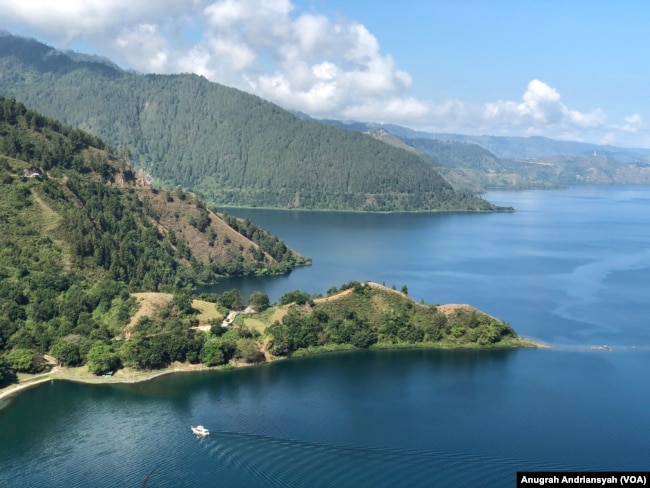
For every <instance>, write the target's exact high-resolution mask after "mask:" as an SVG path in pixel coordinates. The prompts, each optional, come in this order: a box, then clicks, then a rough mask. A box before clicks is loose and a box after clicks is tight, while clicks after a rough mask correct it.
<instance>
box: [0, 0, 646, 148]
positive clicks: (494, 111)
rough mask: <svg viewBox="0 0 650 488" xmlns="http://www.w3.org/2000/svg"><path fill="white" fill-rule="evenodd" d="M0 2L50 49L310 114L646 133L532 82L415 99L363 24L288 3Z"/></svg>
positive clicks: (492, 128) (489, 127)
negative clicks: (508, 89) (73, 50)
mask: <svg viewBox="0 0 650 488" xmlns="http://www.w3.org/2000/svg"><path fill="white" fill-rule="evenodd" d="M0 9H1V11H2V12H3V20H4V24H5V25H6V26H7V27H9V25H16V26H20V27H22V28H27V29H29V30H30V31H31V32H34V33H35V35H37V36H39V35H40V36H45V37H46V38H48V39H49V40H50V42H55V43H58V44H57V47H70V46H71V45H74V44H75V43H76V42H80V43H82V44H83V45H84V46H85V48H86V49H94V50H95V52H97V53H98V54H102V55H105V56H108V57H110V58H112V59H114V60H115V61H117V62H118V63H121V64H123V65H124V66H126V67H129V68H133V69H135V70H138V71H141V72H156V73H178V72H194V73H198V74H201V75H203V76H205V77H207V78H208V79H210V80H212V81H216V82H220V83H223V84H227V85H231V86H235V87H237V88H240V89H243V90H246V91H250V92H253V93H255V94H257V95H259V96H261V97H263V98H266V99H269V100H271V101H274V102H276V103H278V104H280V105H282V106H284V107H285V108H288V109H296V110H300V111H303V112H307V113H309V114H311V115H313V116H315V117H330V118H345V119H360V120H367V121H378V122H392V123H398V124H403V125H407V126H411V127H416V128H421V129H427V130H433V131H446V132H465V133H484V134H503V135H532V134H544V135H548V136H549V137H565V138H569V137H571V138H573V137H575V138H585V139H586V138H590V139H591V140H600V139H606V140H608V141H615V140H616V139H617V138H618V137H620V136H621V135H624V134H628V135H629V134H635V136H639V137H641V136H642V135H644V134H645V137H647V132H646V131H647V129H646V127H645V124H644V122H643V119H642V118H641V116H640V115H639V114H633V115H630V116H629V117H626V118H625V120H624V122H622V123H620V124H613V123H610V122H609V121H608V119H607V116H606V114H605V113H604V111H603V110H601V109H599V108H595V109H593V110H590V111H588V112H582V111H579V110H576V109H574V108H569V107H568V106H567V105H566V104H565V102H564V101H563V100H562V97H561V95H560V93H559V91H558V90H557V89H556V88H554V87H552V86H550V85H548V84H547V83H545V82H543V81H541V80H539V79H533V80H531V81H530V82H529V83H528V85H527V87H526V88H525V90H524V91H523V94H522V96H521V98H520V99H519V100H508V99H504V100H497V101H486V103H484V104H476V103H474V104H469V103H466V102H463V101H461V100H445V101H440V102H437V103H434V102H431V101H426V100H420V99H416V98H415V97H413V95H412V94H411V93H410V88H411V86H412V83H413V81H412V78H411V75H410V74H409V73H408V72H406V71H405V70H403V69H400V68H399V67H398V64H397V63H396V61H395V60H394V59H393V57H392V56H391V55H390V54H388V53H384V52H382V50H381V46H380V42H379V40H378V39H377V38H376V37H375V36H374V35H373V34H372V33H371V32H370V31H369V30H368V29H367V28H366V27H365V26H364V25H363V24H361V23H359V22H356V21H353V20H341V19H339V20H333V19H331V18H328V17H326V16H324V15H322V14H319V13H314V12H301V11H298V10H297V9H296V8H295V7H294V5H293V4H292V3H291V1H290V0H157V1H156V2H134V1H132V0H67V1H65V2H52V1H50V0H31V1H29V2H26V1H24V0H0ZM432 96H435V93H433V94H432Z"/></svg>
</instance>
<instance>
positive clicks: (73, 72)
mask: <svg viewBox="0 0 650 488" xmlns="http://www.w3.org/2000/svg"><path fill="white" fill-rule="evenodd" d="M0 94H5V95H12V96H15V97H16V98H17V99H18V100H20V101H23V102H24V103H26V104H28V105H30V106H33V107H34V108H36V109H38V110H40V111H42V112H43V113H45V114H47V115H49V116H53V117H56V118H59V119H61V120H62V121H64V122H65V123H67V124H70V125H73V126H77V127H81V128H83V129H85V130H88V131H90V132H92V133H94V134H97V135H99V136H101V137H103V138H104V139H105V140H107V141H108V142H109V143H110V144H112V145H114V146H116V147H118V148H127V147H128V148H129V149H130V150H131V158H132V159H131V161H132V162H133V164H134V165H136V166H140V167H145V168H147V169H148V170H149V171H150V172H151V174H152V175H153V176H154V177H155V178H156V179H157V180H158V181H159V182H162V183H163V184H166V185H170V186H175V185H180V186H182V187H184V188H188V189H191V190H194V191H198V192H200V193H201V194H203V195H204V196H205V198H206V199H207V200H209V201H210V202H212V203H216V204H218V205H233V206H258V207H280V208H311V209H317V208H328V209H353V210H361V209H363V210H379V211H390V210H469V211H494V210H496V207H494V206H493V205H491V204H489V203H488V202H486V201H484V200H482V199H478V198H475V197H473V196H471V195H466V194H461V193H458V192H457V191H455V190H454V189H453V188H452V187H451V186H450V185H449V184H448V183H447V182H446V181H445V180H444V179H443V178H442V177H441V176H440V174H439V173H438V172H437V171H436V170H435V169H434V168H432V167H431V165H430V164H428V163H427V162H426V161H425V160H423V159H422V158H421V157H420V156H418V155H417V154H415V153H413V152H409V151H405V150H403V149H399V148H395V147H390V146H388V145H386V144H382V143H381V142H379V141H377V140H375V139H374V138H372V137H368V136H367V135H363V134H360V133H357V132H351V131H346V130H342V129H340V128H336V127H331V126H326V125H324V124H321V123H318V122H315V121H310V120H302V119H300V118H298V117H296V116H294V115H292V114H290V113H289V112H287V111H285V110H283V109H281V108H280V107H278V106H276V105H274V104H272V103H269V102H267V101H264V100H262V99H260V98H258V97H255V96H252V95H249V94H246V93H244V92H241V91H238V90H235V89H232V88H228V87H225V86H222V85H219V84H216V83H211V82H209V81H207V80H206V79H204V78H202V77H199V76H196V75H140V74H135V73H132V72H125V71H122V70H120V69H118V68H116V67H115V66H114V65H111V63H110V62H106V61H105V60H102V61H101V62H94V60H93V59H92V58H91V57H88V56H80V57H78V56H75V59H72V58H71V57H70V56H69V55H67V54H66V53H63V52H59V51H56V50H54V49H53V48H51V47H49V46H46V45H44V44H41V43H39V42H37V41H35V40H29V39H23V38H20V37H15V36H10V35H4V36H0ZM121 154H123V155H124V156H127V155H128V153H126V152H123V153H121Z"/></svg>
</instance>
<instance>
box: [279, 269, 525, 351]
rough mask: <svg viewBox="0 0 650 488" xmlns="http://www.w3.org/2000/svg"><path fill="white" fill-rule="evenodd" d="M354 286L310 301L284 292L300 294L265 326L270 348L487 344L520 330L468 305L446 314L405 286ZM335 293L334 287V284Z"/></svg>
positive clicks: (287, 297) (508, 337)
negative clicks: (401, 289) (332, 297)
mask: <svg viewBox="0 0 650 488" xmlns="http://www.w3.org/2000/svg"><path fill="white" fill-rule="evenodd" d="M345 290H351V292H348V293H346V294H341V295H340V296H337V297H336V299H335V300H324V301H320V302H314V301H313V300H312V303H311V306H310V305H308V304H307V301H306V300H304V297H303V296H301V294H300V292H292V293H291V294H287V295H285V297H283V298H285V300H284V301H285V302H287V303H291V302H289V300H291V298H296V299H299V300H300V302H299V303H301V304H302V306H300V305H299V303H296V304H295V305H292V306H291V308H290V309H289V311H288V313H287V315H285V316H284V318H283V319H282V321H276V322H275V323H273V324H272V325H271V326H270V327H269V328H268V329H267V332H268V333H269V334H270V335H271V337H272V342H271V347H270V351H271V352H272V353H273V354H275V355H279V356H287V355H291V354H292V353H294V352H296V351H298V350H300V349H306V348H313V347H327V346H331V345H335V346H336V345H338V346H341V345H350V346H353V347H356V348H367V347H370V346H372V345H373V344H381V345H383V346H395V345H400V344H401V345H417V344H421V343H440V342H443V343H450V344H456V345H463V344H478V345H482V346H487V345H491V344H496V343H498V342H500V341H502V340H505V339H512V338H514V337H516V334H515V333H514V331H513V330H512V328H511V327H510V326H509V325H507V324H506V323H504V322H501V321H499V320H497V319H494V318H492V317H490V316H488V315H486V314H483V313H480V312H478V311H476V310H473V309H469V308H467V309H466V308H458V309H457V310H456V311H455V313H454V314H453V315H452V316H451V317H448V316H447V315H445V314H443V313H442V312H440V311H438V310H437V309H436V307H435V306H432V305H423V304H417V303H415V302H413V300H411V299H410V298H408V296H406V294H405V293H403V292H396V291H391V290H388V289H386V288H379V287H376V286H375V287H373V286H370V285H368V284H361V283H358V282H350V283H348V284H345V285H343V286H342V287H341V291H345ZM332 292H333V293H336V291H334V290H332Z"/></svg>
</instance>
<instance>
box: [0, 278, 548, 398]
mask: <svg viewBox="0 0 650 488" xmlns="http://www.w3.org/2000/svg"><path fill="white" fill-rule="evenodd" d="M138 295H139V296H138V298H139V300H138V303H139V307H140V308H139V310H138V312H137V313H136V314H135V315H134V316H133V317H132V319H131V320H130V322H129V324H128V325H127V326H126V327H125V329H124V336H123V337H121V338H117V339H115V340H114V341H113V342H112V344H111V346H108V347H101V348H99V349H101V351H99V352H103V353H104V356H102V355H101V354H90V355H89V357H87V359H86V364H84V365H82V366H77V365H68V366H65V365H64V364H65V361H66V357H65V356H63V355H61V356H59V357H57V358H54V357H52V356H46V359H47V360H49V361H50V362H51V363H53V367H52V368H51V369H50V370H49V371H48V372H45V373H39V374H20V375H19V378H20V381H19V382H18V383H15V384H10V385H8V386H5V387H4V388H2V389H0V400H1V399H3V398H5V397H9V396H12V395H14V394H16V393H17V392H19V391H20V390H22V389H24V388H28V387H31V386H34V385H37V384H40V383H42V382H46V381H51V380H54V379H57V380H69V381H79V382H84V383H134V382H139V381H146V380H149V379H152V378H155V377H157V376H160V375H162V374H168V373H174V372H191V371H205V370H210V369H214V370H218V369H230V368H233V367H235V368H236V367H245V366H252V365H256V364H262V363H266V362H272V361H277V360H281V359H287V358H292V357H303V356H305V355H310V354H320V353H325V352H333V351H346V350H355V349H367V348H371V349H397V348H430V349H433V348H437V349H494V348H515V347H541V346H542V345H541V344H538V343H535V342H533V341H531V340H528V339H525V338H521V337H519V336H517V334H516V333H515V331H514V330H513V329H512V328H511V327H510V326H509V325H508V324H506V323H505V322H502V321H500V320H498V319H496V318H494V317H491V316H489V315H487V314H485V313H483V312H480V311H478V310H476V309H474V308H473V307H471V306H469V305H458V304H448V305H439V306H435V305H428V304H423V303H417V302H415V301H414V300H413V299H412V298H411V297H409V296H408V295H407V290H406V287H403V289H402V291H397V290H395V289H391V288H388V287H386V286H383V285H379V284H377V283H372V282H366V283H359V282H350V283H346V284H344V285H342V286H341V287H340V288H336V287H332V288H331V289H330V290H329V292H328V295H327V296H325V297H321V296H310V295H309V294H307V293H303V292H300V291H294V292H290V293H287V294H285V295H284V296H283V297H281V299H280V300H279V303H278V304H276V305H274V306H268V305H267V302H266V301H265V295H264V294H262V293H259V292H256V293H254V294H253V296H252V297H251V298H252V300H249V306H248V307H247V308H246V309H245V310H243V311H239V313H237V314H236V318H235V319H234V321H232V322H230V321H229V320H228V319H227V317H229V316H232V315H233V313H232V311H231V310H228V309H227V308H226V307H225V306H224V303H226V304H229V305H235V306H236V307H237V308H241V302H240V301H239V298H238V297H239V292H238V291H236V290H231V291H230V292H225V293H224V294H223V295H221V296H218V295H217V296H211V297H210V296H207V297H205V296H204V297H203V298H210V299H213V300H215V303H212V302H210V301H206V300H199V299H195V300H193V301H192V307H191V312H189V316H191V317H192V319H191V320H190V321H188V322H187V323H188V324H192V325H189V328H190V329H191V330H192V331H193V333H194V335H195V338H196V340H197V343H198V344H200V348H199V349H197V350H196V351H193V352H195V353H197V356H194V355H193V354H192V351H189V350H188V351H187V352H186V356H185V360H184V361H180V360H178V359H180V358H176V359H177V360H174V361H172V355H173V353H172V349H173V348H174V347H177V344H174V341H173V339H174V338H173V337H172V335H171V334H170V333H169V332H168V331H167V328H166V327H165V325H164V320H165V317H168V314H169V312H170V309H169V305H170V304H171V303H173V299H174V296H173V295H171V294H164V293H147V294H138ZM251 302H252V304H251ZM142 311H144V313H141V312H142ZM146 330H148V333H147V332H146ZM147 334H149V335H147ZM154 334H155V335H154ZM127 336H128V337H129V339H126V337H127ZM156 336H162V337H164V338H165V339H166V340H165V341H160V342H158V344H157V349H156V350H153V349H152V348H151V338H152V337H156ZM111 351H117V352H115V353H111ZM135 351H140V354H141V355H140V356H138V353H137V352H135ZM97 352H98V350H97V349H95V353H97ZM129 353H130V354H132V355H131V356H129ZM145 353H146V354H145ZM156 355H157V360H155V361H153V362H152V357H153V356H156Z"/></svg>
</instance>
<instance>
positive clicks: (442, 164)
mask: <svg viewBox="0 0 650 488" xmlns="http://www.w3.org/2000/svg"><path fill="white" fill-rule="evenodd" d="M324 122H325V123H328V124H331V125H336V126H339V127H342V128H347V129H349V130H355V131H362V132H367V133H369V134H372V135H375V136H376V137H378V138H379V139H381V140H383V141H385V142H387V143H392V144H395V140H394V139H392V140H391V139H390V138H388V137H387V136H385V135H380V134H383V133H390V134H392V136H393V138H396V139H397V140H398V141H399V144H400V145H402V146H403V145H404V144H406V145H408V146H410V147H412V148H414V149H416V150H418V151H419V152H420V153H421V154H423V155H426V156H428V157H429V158H430V161H431V162H432V163H433V164H434V165H436V167H437V169H438V171H439V172H440V173H441V174H442V175H443V176H444V177H445V178H446V179H447V181H449V182H451V183H452V184H453V185H454V186H455V187H456V188H459V189H464V190H470V191H481V190H485V189H490V188H517V189H523V188H555V187H558V186H566V185H576V184H586V183H588V184H648V183H650V149H643V148H622V147H615V146H606V145H597V144H587V143H582V142H575V141H559V140H554V139H549V138H546V137H500V136H468V135H461V134H444V133H428V132H423V131H415V130H412V129H408V128H406V127H400V126H397V125H390V124H370V123H369V124H366V123H361V122H341V121H335V120H327V121H324Z"/></svg>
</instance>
